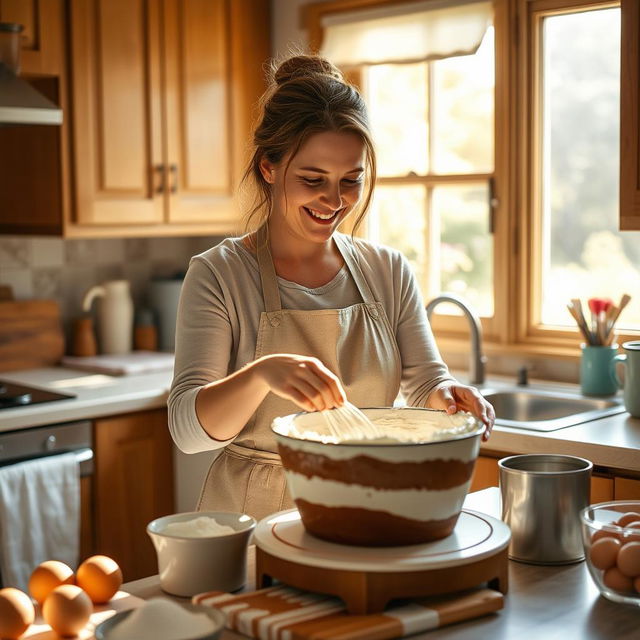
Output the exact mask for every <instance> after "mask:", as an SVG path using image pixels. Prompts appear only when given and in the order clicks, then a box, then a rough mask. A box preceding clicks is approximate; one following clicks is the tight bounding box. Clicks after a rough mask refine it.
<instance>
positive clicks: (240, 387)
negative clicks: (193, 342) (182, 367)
mask: <svg viewBox="0 0 640 640" xmlns="http://www.w3.org/2000/svg"><path fill="white" fill-rule="evenodd" d="M255 365H256V362H252V363H251V364H249V365H247V366H246V367H243V368H242V369H239V370H238V371H236V372H234V373H232V374H231V375H229V376H227V377H226V378H222V379H220V380H216V381H215V382H211V383H210V384H208V385H206V386H204V387H202V389H200V391H199V392H198V395H197V396H196V414H197V416H198V420H199V422H200V424H201V425H202V428H203V429H204V430H205V431H206V432H207V433H208V434H209V435H210V436H211V437H212V438H215V439H216V440H229V439H230V438H233V437H234V436H236V435H237V434H238V433H239V432H240V431H241V430H242V428H243V427H244V425H245V424H246V423H247V422H248V420H249V418H250V417H251V416H252V415H253V413H254V412H255V410H256V409H257V408H258V406H259V405H260V403H261V402H262V401H263V400H264V398H265V396H266V395H267V393H269V385H268V384H267V383H266V382H265V381H264V380H263V379H262V378H261V377H260V376H259V375H258V374H257V370H256V366H255Z"/></svg>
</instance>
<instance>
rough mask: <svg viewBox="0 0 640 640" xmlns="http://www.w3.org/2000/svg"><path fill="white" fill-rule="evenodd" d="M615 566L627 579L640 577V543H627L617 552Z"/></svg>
mask: <svg viewBox="0 0 640 640" xmlns="http://www.w3.org/2000/svg"><path fill="white" fill-rule="evenodd" d="M616 565H617V566H618V569H620V573H623V574H624V575H625V576H628V577H629V578H635V577H636V576H640V542H627V544H625V545H622V546H621V548H620V551H618V557H617V559H616Z"/></svg>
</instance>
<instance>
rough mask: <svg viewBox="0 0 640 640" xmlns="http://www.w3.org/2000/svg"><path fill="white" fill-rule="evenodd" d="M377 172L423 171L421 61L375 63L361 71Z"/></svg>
mask: <svg viewBox="0 0 640 640" xmlns="http://www.w3.org/2000/svg"><path fill="white" fill-rule="evenodd" d="M365 84H366V89H365V93H366V101H367V106H368V109H369V117H370V120H371V130H372V133H373V139H374V141H375V145H376V156H377V160H378V175H380V176H405V175H407V174H408V173H410V172H411V171H413V172H414V173H417V174H424V173H426V172H427V160H428V158H427V153H428V151H427V135H428V124H427V123H428V118H427V70H426V65H425V64H424V63H420V64H403V65H390V64H388V65H376V66H374V67H368V68H367V70H366V73H365Z"/></svg>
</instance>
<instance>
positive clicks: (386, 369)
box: [169, 56, 494, 518]
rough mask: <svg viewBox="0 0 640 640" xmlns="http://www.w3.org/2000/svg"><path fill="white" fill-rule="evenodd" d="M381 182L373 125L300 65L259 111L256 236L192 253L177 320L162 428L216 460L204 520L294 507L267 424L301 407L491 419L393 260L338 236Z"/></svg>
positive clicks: (336, 85) (315, 68) (336, 83)
mask: <svg viewBox="0 0 640 640" xmlns="http://www.w3.org/2000/svg"><path fill="white" fill-rule="evenodd" d="M374 177H375V154H374V151H373V145H372V143H371V137H370V134H369V127H368V120H367V112H366V109H365V106H364V102H363V100H362V98H361V96H360V95H359V93H358V92H357V91H356V89H355V88H354V87H352V86H350V85H349V84H347V83H345V82H344V80H343V79H342V76H341V74H340V72H339V71H338V70H337V69H336V68H335V67H333V66H332V65H331V64H329V63H328V62H327V61H326V60H323V59H322V58H318V57H315V56H298V57H294V58H290V59H289V60H287V61H285V62H284V63H283V64H282V65H281V66H280V67H279V68H278V69H277V70H276V71H275V74H274V77H273V82H272V85H271V88H270V89H269V90H268V92H267V94H266V96H265V97H264V99H263V115H262V118H261V121H260V122H259V124H258V126H257V128H256V132H255V135H254V153H253V157H252V159H251V162H250V165H249V167H248V169H247V172H246V175H245V178H246V182H247V183H248V184H251V183H253V186H254V187H255V188H256V193H257V199H256V202H255V204H254V206H253V208H252V209H251V210H250V212H249V216H248V217H249V220H250V222H255V221H257V225H254V228H255V227H256V226H257V228H256V229H255V230H254V231H251V232H249V233H247V234H246V235H245V236H243V237H241V238H229V239H227V240H225V241H224V242H222V243H221V244H219V245H218V246H216V247H213V248H212V249H210V250H208V251H206V252H204V253H203V254H201V255H199V256H195V257H194V258H193V259H192V261H191V264H190V267H189V271H188V273H187V275H186V278H185V281H184V286H183V290H182V296H181V300H180V305H179V309H178V322H177V328H176V363H175V377H174V382H173V385H172V389H171V393H170V397H169V424H170V428H171V432H172V435H173V437H174V440H175V441H176V444H177V445H178V446H179V447H180V448H181V449H182V450H183V451H185V452H187V453H195V452H198V451H205V450H213V449H220V448H222V453H221V455H220V456H218V457H217V458H216V460H215V462H214V463H213V465H212V466H211V469H210V471H209V474H208V477H207V479H206V481H205V484H204V487H203V491H202V494H201V498H200V503H199V505H198V509H215V510H222V511H236V512H237V511H242V512H245V513H248V514H250V515H252V516H254V517H256V518H262V517H264V516H266V515H268V514H270V513H272V512H274V511H277V510H279V509H284V508H288V507H290V506H291V505H292V501H291V497H290V495H289V493H288V491H287V487H286V481H285V476H284V472H283V470H282V464H281V460H280V457H279V455H278V453H277V447H276V442H275V437H274V435H273V433H272V431H271V428H270V427H271V424H272V422H273V420H274V419H275V418H276V417H278V416H284V415H288V414H292V413H294V412H296V411H299V410H300V409H303V410H305V411H322V410H327V409H332V408H337V407H340V406H343V405H344V403H345V401H346V399H347V398H348V399H349V401H350V402H351V403H353V404H354V405H356V406H358V407H367V406H368V407H370V406H382V407H389V406H391V405H392V404H393V403H394V401H395V400H396V397H397V395H398V393H399V391H400V388H401V387H402V393H403V396H404V398H405V399H406V402H407V404H409V405H411V406H420V407H430V408H433V409H441V410H444V411H446V412H448V413H455V412H456V411H459V410H465V411H470V412H472V413H474V414H476V415H477V416H479V417H480V418H481V419H482V421H483V422H485V423H486V425H487V426H488V429H487V432H486V435H488V433H489V431H490V428H491V426H492V424H493V419H494V415H493V409H492V408H491V406H490V405H489V404H487V402H486V401H485V400H484V399H483V398H482V397H481V396H480V394H479V393H478V392H477V391H476V390H475V389H473V388H471V387H467V386H464V385H461V384H459V383H457V382H456V380H454V379H453V378H452V377H451V375H450V374H449V371H448V369H447V367H446V365H445V364H444V363H443V362H442V360H441V358H440V356H439V354H438V351H437V348H436V346H435V343H434V340H433V336H432V334H431V330H430V328H429V323H428V321H427V318H426V314H425V309H424V304H423V302H422V299H421V297H420V293H419V290H418V287H417V284H416V281H415V277H414V276H413V274H412V272H411V267H410V266H409V264H408V262H407V261H406V260H405V259H404V257H403V256H402V254H400V252H398V251H394V250H392V249H388V248H386V247H383V246H380V245H376V244H373V243H371V242H366V241H363V240H359V239H355V238H353V237H349V236H346V235H344V234H342V233H339V232H338V231H337V228H338V226H339V225H340V223H342V222H343V221H344V220H345V219H346V218H348V217H355V218H356V224H357V222H358V220H359V219H360V218H361V217H362V216H363V215H364V213H365V212H366V209H367V206H368V204H369V201H370V199H371V185H372V183H373V179H374Z"/></svg>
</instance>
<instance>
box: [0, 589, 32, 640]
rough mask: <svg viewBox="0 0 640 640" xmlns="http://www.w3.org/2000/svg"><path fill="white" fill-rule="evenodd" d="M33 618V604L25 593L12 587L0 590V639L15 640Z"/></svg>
mask: <svg viewBox="0 0 640 640" xmlns="http://www.w3.org/2000/svg"><path fill="white" fill-rule="evenodd" d="M34 617H35V611H34V608H33V602H31V598H30V597H29V596H28V595H27V594H26V593H24V592H23V591H20V590H19V589H14V588H13V587H7V588H6V589H0V638H7V640H16V638H19V637H20V636H21V635H22V634H23V633H24V632H25V631H26V630H27V629H28V628H29V625H30V624H31V623H32V622H33V619H34Z"/></svg>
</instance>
